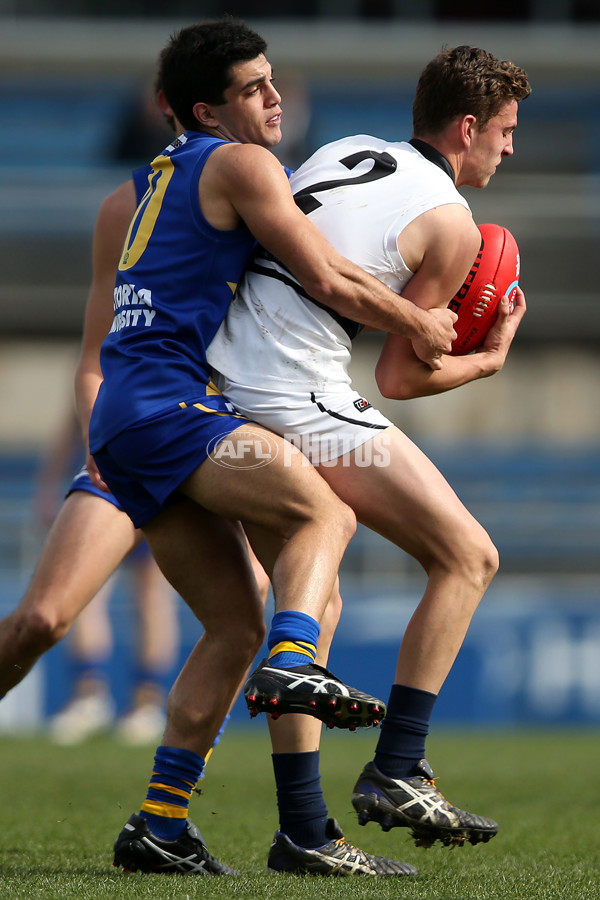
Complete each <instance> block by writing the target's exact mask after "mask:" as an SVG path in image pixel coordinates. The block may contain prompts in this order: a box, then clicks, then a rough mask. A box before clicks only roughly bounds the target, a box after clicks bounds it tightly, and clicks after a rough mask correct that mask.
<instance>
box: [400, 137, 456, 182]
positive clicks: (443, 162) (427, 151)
mask: <svg viewBox="0 0 600 900" xmlns="http://www.w3.org/2000/svg"><path fill="white" fill-rule="evenodd" d="M408 143H409V144H410V145H411V146H412V147H414V148H415V150H418V151H419V153H420V154H421V156H424V157H425V159H428V160H429V162H432V163H433V164H434V165H436V166H439V168H440V169H441V170H442V172H445V173H446V175H448V176H449V177H450V178H451V179H452V184H454V183H455V181H456V178H455V176H454V169H453V168H452V166H451V165H450V163H449V162H448V160H447V159H446V157H445V156H442V154H441V153H440V151H439V150H436V149H435V147H432V146H431V144H426V143H425V141H420V140H419V138H412V139H411V140H410V141H409V142H408Z"/></svg>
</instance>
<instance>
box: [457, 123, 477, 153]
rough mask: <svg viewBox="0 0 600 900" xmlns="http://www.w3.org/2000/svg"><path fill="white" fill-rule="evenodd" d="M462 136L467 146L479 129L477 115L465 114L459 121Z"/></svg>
mask: <svg viewBox="0 0 600 900" xmlns="http://www.w3.org/2000/svg"><path fill="white" fill-rule="evenodd" d="M458 127H459V132H460V138H461V141H462V143H463V144H464V146H465V147H468V146H469V145H470V144H471V141H472V140H473V135H474V134H475V132H476V131H477V118H476V117H475V116H470V115H469V116H463V117H462V119H460V120H459V123H458Z"/></svg>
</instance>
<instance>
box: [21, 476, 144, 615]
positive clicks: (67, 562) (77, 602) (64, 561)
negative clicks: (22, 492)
mask: <svg viewBox="0 0 600 900" xmlns="http://www.w3.org/2000/svg"><path fill="white" fill-rule="evenodd" d="M139 539H140V536H139V532H137V531H136V529H135V528H134V526H133V523H132V522H131V519H130V518H129V517H128V516H127V515H126V514H125V513H124V512H122V511H121V510H119V509H117V507H115V506H114V505H113V504H112V503H110V502H108V501H106V500H102V499H101V498H99V497H97V496H94V495H93V494H88V493H87V492H84V491H76V492H74V493H72V494H70V495H69V496H68V497H67V499H66V500H65V501H64V503H63V505H62V506H61V508H60V511H59V513H58V515H57V517H56V519H55V520H54V522H53V524H52V527H51V528H50V531H49V532H48V536H47V538H46V541H45V543H44V547H43V550H42V554H41V556H40V559H39V562H38V565H37V567H36V570H35V572H34V574H33V577H32V580H31V583H30V586H29V588H28V590H27V593H26V595H25V597H24V599H23V603H22V605H23V606H24V607H26V606H35V607H36V608H44V607H49V608H52V610H53V611H55V612H56V613H60V616H61V617H62V618H64V619H69V618H74V617H75V616H76V615H78V613H79V612H80V611H81V610H82V609H83V608H84V607H85V606H86V605H87V604H88V603H89V602H90V600H91V599H92V598H93V597H94V596H95V595H96V594H97V593H98V591H99V590H100V588H101V587H102V586H103V585H104V583H105V582H106V581H107V580H108V578H109V577H110V576H111V575H112V573H113V572H114V571H115V569H116V568H117V567H118V565H119V564H120V563H121V562H122V560H123V559H124V558H125V556H127V554H128V553H129V552H130V551H131V550H132V549H133V548H134V547H135V546H136V544H137V543H138V541H139Z"/></svg>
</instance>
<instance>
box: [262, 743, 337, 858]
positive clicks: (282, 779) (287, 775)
mask: <svg viewBox="0 0 600 900" xmlns="http://www.w3.org/2000/svg"><path fill="white" fill-rule="evenodd" d="M272 758H273V771H274V773H275V784H276V785H277V806H278V809H279V829H280V831H282V832H283V833H284V834H286V835H287V836H288V837H289V839H290V840H291V841H293V842H294V844H297V845H298V846H300V847H305V848H306V849H315V847H322V846H323V845H324V844H326V843H328V838H327V822H328V818H329V814H328V812H327V806H326V804H325V798H324V797H323V791H322V790H321V776H320V774H319V751H318V750H314V751H311V752H309V753H273V756H272Z"/></svg>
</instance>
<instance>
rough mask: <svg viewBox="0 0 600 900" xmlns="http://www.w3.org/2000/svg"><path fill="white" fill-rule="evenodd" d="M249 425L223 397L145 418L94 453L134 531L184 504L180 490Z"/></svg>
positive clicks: (179, 405)
mask: <svg viewBox="0 0 600 900" xmlns="http://www.w3.org/2000/svg"><path fill="white" fill-rule="evenodd" d="M247 422H248V419H247V418H246V417H245V416H240V415H237V414H236V413H234V412H232V407H231V404H230V403H228V402H227V400H226V399H225V398H224V397H223V396H222V395H221V394H217V395H214V396H213V395H211V396H204V397H201V398H200V399H199V400H189V401H188V402H187V403H179V404H178V405H177V406H175V407H171V408H169V409H168V410H164V411H162V412H160V413H157V414H156V415H154V416H149V417H148V418H147V419H142V421H141V422H137V423H136V424H135V425H132V426H131V427H130V428H126V429H125V431H122V432H121V433H120V434H118V435H117V436H116V437H114V438H112V439H111V440H110V441H108V443H107V444H105V445H104V447H102V448H101V449H100V450H96V451H94V459H95V461H96V464H97V466H98V468H99V470H100V472H101V474H102V477H103V478H104V480H105V481H106V483H107V484H108V486H109V487H110V489H111V491H112V492H113V494H114V495H115V497H116V498H117V500H118V501H119V503H120V504H121V507H122V508H123V509H124V510H125V512H126V513H127V514H128V516H129V517H130V518H131V519H132V521H133V524H134V525H135V526H136V528H140V527H141V526H142V525H143V524H144V523H145V522H148V521H149V520H150V519H153V518H154V517H155V516H157V515H158V514H159V513H160V512H162V510H163V509H166V507H167V506H171V505H172V504H173V503H175V502H177V501H179V500H181V495H179V494H178V493H177V489H178V488H179V485H180V484H182V482H184V481H185V479H186V478H187V477H188V475H191V474H192V472H194V471H195V470H196V469H197V468H198V466H200V465H201V464H202V463H203V462H204V460H205V459H206V458H207V456H208V455H209V453H210V452H211V451H212V450H213V449H214V447H215V446H216V445H217V444H218V443H219V441H220V440H221V439H223V438H226V437H227V435H229V434H231V432H232V431H235V429H236V428H239V427H240V426H241V425H244V424H245V423H247Z"/></svg>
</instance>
